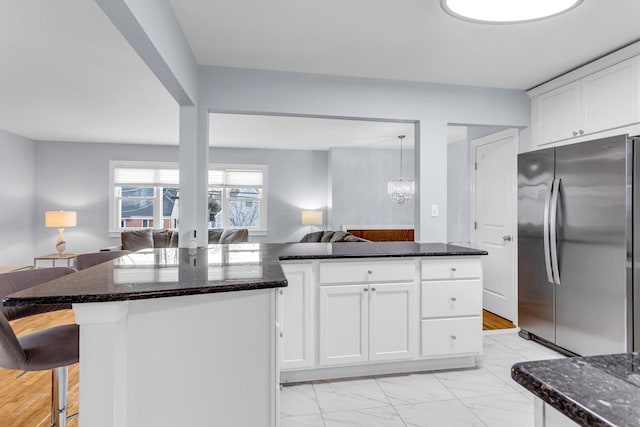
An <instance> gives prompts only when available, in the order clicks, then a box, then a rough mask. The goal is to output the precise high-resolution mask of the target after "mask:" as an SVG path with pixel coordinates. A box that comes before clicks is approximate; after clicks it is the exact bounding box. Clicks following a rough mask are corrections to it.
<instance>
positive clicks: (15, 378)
mask: <svg viewBox="0 0 640 427" xmlns="http://www.w3.org/2000/svg"><path fill="white" fill-rule="evenodd" d="M69 323H75V321H74V318H73V311H72V310H64V311H57V312H53V313H45V314H39V315H37V316H31V317H28V318H25V319H18V320H14V321H12V322H11V326H12V327H13V329H14V331H16V335H18V336H20V335H25V334H28V333H30V332H33V331H36V330H39V329H44V328H47V327H52V326H57V325H64V324H69ZM21 373H22V372H20V371H10V370H7V369H0V425H1V426H3V427H35V426H38V427H45V426H49V425H50V405H51V403H50V399H51V371H39V372H27V373H25V374H24V375H22V376H19V375H20V374H21ZM68 405H69V412H68V413H69V414H75V413H76V412H78V364H77V363H76V364H75V365H72V366H70V367H69V403H68ZM67 426H69V427H77V426H78V419H77V418H76V419H73V420H69V422H68V423H67Z"/></svg>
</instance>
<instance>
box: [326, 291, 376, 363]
mask: <svg viewBox="0 0 640 427" xmlns="http://www.w3.org/2000/svg"><path fill="white" fill-rule="evenodd" d="M319 298H320V315H319V316H318V321H319V323H320V324H319V330H320V339H319V345H320V365H339V364H343V363H354V362H366V361H367V360H369V350H368V347H369V342H368V341H369V340H368V331H369V325H368V320H369V319H368V318H369V313H368V311H369V301H368V299H369V287H368V285H340V286H321V287H320V295H319Z"/></svg>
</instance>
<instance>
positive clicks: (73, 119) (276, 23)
mask: <svg viewBox="0 0 640 427" xmlns="http://www.w3.org/2000/svg"><path fill="white" fill-rule="evenodd" d="M169 2H170V4H171V6H172V7H173V8H174V10H175V12H176V15H177V17H178V19H179V21H180V23H181V25H182V27H183V29H184V31H185V34H186V35H187V38H188V40H189V42H190V44H191V46H192V49H193V51H194V54H195V56H196V58H197V60H198V62H200V63H201V64H207V65H224V66H240V67H251V68H259V69H275V70H287V71H300V72H311V73H326V74H337V75H348V76H358V77H377V78H385V79H399V80H414V81H430V82H440V83H454V84H463V85H477V86H494V87H506V88H519V89H526V88H529V87H531V86H534V85H536V84H538V83H541V82H543V81H545V80H547V79H549V78H552V77H554V76H556V75H558V74H560V73H563V72H565V71H567V70H569V69H572V68H574V67H576V66H578V65H580V64H582V63H585V62H588V61H590V60H592V59H594V58H596V57H599V56H601V55H603V54H605V53H607V52H609V51H612V50H614V49H616V48H619V47H621V46H623V45H626V44H628V43H630V42H632V41H634V40H636V39H640V26H638V25H637V22H636V21H637V17H638V16H640V1H638V0H616V1H602V0H600V1H599V0H585V1H584V2H583V3H582V5H581V6H579V7H578V8H577V9H575V10H574V11H572V12H571V13H568V14H565V15H561V16H558V17H555V18H552V19H550V20H548V21H538V22H534V23H528V24H520V25H484V24H473V23H470V22H466V21H459V20H456V19H454V18H452V17H451V16H449V15H448V14H446V13H444V12H443V11H442V10H441V8H440V5H439V1H438V0H395V1H388V0H387V1H382V0H349V1H346V2H345V1H338V0H324V1H321V2H310V1H305V0H270V1H264V0H216V1H211V0H169ZM0 57H1V58H2V65H3V66H2V69H1V70H2V71H1V73H2V74H1V77H2V78H0V94H2V95H1V96H0V129H3V130H7V131H9V132H13V133H16V134H19V135H23V136H26V137H29V138H32V139H36V140H63V141H87V142H123V143H125V142H126V143H152V144H177V141H178V107H177V105H176V103H175V102H174V100H173V99H172V98H171V97H170V96H169V94H168V93H167V91H166V90H165V89H164V88H163V87H162V85H160V83H159V82H158V81H157V79H156V77H155V76H154V75H153V74H152V73H151V72H150V71H149V70H148V69H147V67H146V66H145V64H144V63H143V62H142V61H141V60H140V58H139V57H138V56H137V54H136V53H135V52H134V51H133V49H132V48H131V47H130V46H129V44H128V43H127V42H126V41H125V40H124V39H123V37H122V36H121V35H120V33H119V32H118V30H117V29H116V28H115V27H114V26H113V25H112V24H111V22H110V21H109V20H108V19H107V18H106V17H105V16H104V14H103V13H102V11H101V10H100V9H99V7H98V6H97V5H96V4H95V3H94V2H93V1H91V0H56V1H51V0H27V1H17V0H0ZM324 123H325V124H326V123H328V122H324ZM360 124H361V123H349V124H347V123H344V122H342V123H341V125H343V126H345V127H349V125H354V126H356V127H357V126H358V125H360ZM377 125H378V126H382V124H380V123H378V124H377ZM255 126H258V124H255ZM264 126H267V127H271V128H273V129H276V128H278V127H281V125H279V124H277V123H274V124H271V125H269V124H264ZM289 126H294V127H296V126H298V125H294V124H291V125H289ZM337 126H339V125H337ZM236 131H237V132H241V131H239V130H236ZM274 132H275V130H274ZM344 132H345V134H346V135H348V134H351V135H354V130H353V129H345V130H344ZM358 132H360V131H358ZM367 132H368V133H367ZM367 132H364V131H363V133H358V135H360V136H358V137H356V139H355V141H356V143H357V144H360V143H363V142H362V141H366V140H369V141H373V142H374V143H375V142H376V141H382V140H386V139H388V138H389V137H390V134H395V133H396V132H391V131H390V130H388V129H384V130H382V131H381V133H380V134H379V135H374V134H373V133H372V132H373V131H367ZM285 133H286V132H285ZM311 133H312V132H303V134H306V135H309V134H311ZM317 133H320V131H319V130H318V131H317ZM263 136H264V134H261V143H260V146H262V143H263V142H265V141H264V139H265V138H264V137H263ZM328 137H330V138H332V139H334V140H336V141H338V140H341V139H342V138H343V137H342V136H338V135H335V134H334V135H330V136H328ZM213 138H214V141H213V143H214V144H231V143H237V144H248V143H247V142H246V139H247V138H249V137H248V136H245V137H244V139H245V142H242V141H241V138H239V137H238V138H237V139H236V141H235V142H234V141H231V142H229V141H230V139H226V140H221V141H219V142H218V141H216V140H215V138H216V136H215V135H214V137H213ZM272 139H273V140H274V142H273V143H274V144H275V143H276V142H275V140H283V139H285V136H281V137H279V138H278V137H274V138H272ZM294 139H295V140H296V144H297V145H298V146H299V145H300V141H301V139H299V138H294ZM314 144H315V142H314Z"/></svg>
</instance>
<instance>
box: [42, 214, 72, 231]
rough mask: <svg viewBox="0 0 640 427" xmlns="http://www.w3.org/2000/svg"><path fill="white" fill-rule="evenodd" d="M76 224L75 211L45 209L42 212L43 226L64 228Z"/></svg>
mask: <svg viewBox="0 0 640 427" xmlns="http://www.w3.org/2000/svg"><path fill="white" fill-rule="evenodd" d="M76 225H77V212H75V211H46V212H45V213H44V226H45V227H54V228H66V227H75V226H76Z"/></svg>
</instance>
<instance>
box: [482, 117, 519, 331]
mask: <svg viewBox="0 0 640 427" xmlns="http://www.w3.org/2000/svg"><path fill="white" fill-rule="evenodd" d="M508 137H513V139H512V142H511V145H512V149H513V161H514V162H516V164H517V162H518V152H519V148H520V130H519V129H517V128H510V129H505V130H501V131H499V132H496V133H492V134H490V135H486V136H483V137H480V138H477V139H474V140H472V141H471V144H470V155H471V164H470V165H469V166H470V169H471V171H470V176H471V192H470V193H471V203H470V206H471V224H470V230H471V233H470V234H471V236H470V237H471V245H472V246H474V247H477V239H476V228H475V223H476V220H477V218H476V163H477V158H476V149H477V148H478V147H480V146H482V145H487V144H491V143H494V142H497V141H499V140H502V139H504V138H508ZM516 172H517V167H516ZM514 185H515V186H516V188H515V189H514V190H515V192H516V197H515V200H514V201H513V203H514V205H513V217H512V218H511V223H512V225H513V245H514V250H513V256H512V260H511V262H512V265H513V267H514V270H513V272H514V281H513V287H514V289H513V301H512V302H511V304H512V309H513V319H512V322H513V324H514V325H516V327H517V326H518V197H517V193H518V188H517V186H518V180H517V176H516V179H515V181H514ZM483 289H484V285H483ZM483 308H484V307H483Z"/></svg>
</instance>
